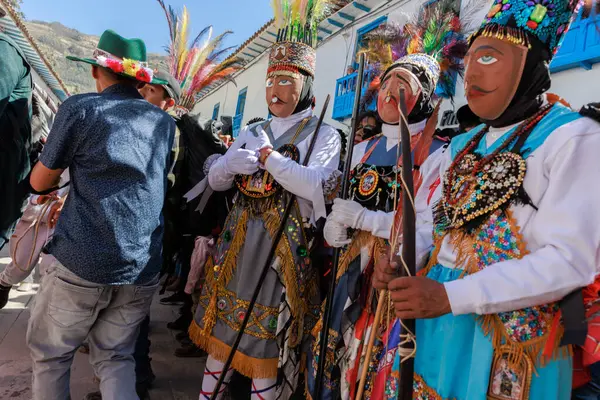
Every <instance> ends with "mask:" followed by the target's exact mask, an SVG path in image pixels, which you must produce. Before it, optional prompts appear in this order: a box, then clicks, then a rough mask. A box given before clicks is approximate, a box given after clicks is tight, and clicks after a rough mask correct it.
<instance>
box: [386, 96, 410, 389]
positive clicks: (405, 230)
mask: <svg viewBox="0 0 600 400" xmlns="http://www.w3.org/2000/svg"><path fill="white" fill-rule="evenodd" d="M400 110H401V120H400V139H401V141H402V143H403V144H405V145H406V144H409V143H410V132H408V127H406V126H405V120H404V118H405V117H404V116H406V99H405V93H404V89H403V88H401V89H400ZM405 145H403V146H402V180H403V190H402V256H401V257H402V259H401V260H400V263H399V265H401V266H406V269H405V268H401V269H400V271H401V275H403V276H406V275H408V276H415V275H416V230H415V229H416V216H415V209H414V198H415V187H414V182H413V174H412V172H413V164H412V155H411V148H410V147H411V146H410V145H408V146H405ZM393 250H395V249H393ZM392 253H393V251H392ZM402 323H403V324H404V326H405V327H406V332H405V334H414V332H415V320H414V319H410V320H404V321H402ZM400 334H401V335H402V331H400ZM402 342H403V341H402V340H400V343H401V344H402ZM401 348H402V349H404V350H405V352H409V353H412V352H414V350H415V348H414V343H413V341H412V340H406V341H404V346H403V347H401ZM414 369H415V359H414V358H413V357H409V358H408V359H407V360H406V361H405V362H404V363H402V364H401V366H400V388H399V390H398V399H399V400H411V399H412V390H413V375H414Z"/></svg>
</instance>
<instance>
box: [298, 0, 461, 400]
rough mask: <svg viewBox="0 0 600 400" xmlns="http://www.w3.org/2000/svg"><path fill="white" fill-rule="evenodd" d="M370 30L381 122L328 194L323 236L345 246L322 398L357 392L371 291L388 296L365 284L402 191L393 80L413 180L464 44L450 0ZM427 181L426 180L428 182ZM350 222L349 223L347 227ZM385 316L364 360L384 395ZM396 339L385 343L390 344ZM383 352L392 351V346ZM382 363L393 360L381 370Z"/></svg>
mask: <svg viewBox="0 0 600 400" xmlns="http://www.w3.org/2000/svg"><path fill="white" fill-rule="evenodd" d="M428 37H439V38H441V39H442V40H438V41H437V42H436V43H433V42H429V43H427V42H426V40H425V39H424V38H428ZM367 40H368V42H367V43H368V49H367V50H366V53H367V54H368V56H369V59H370V60H376V61H377V62H378V64H379V65H380V67H381V68H382V69H383V70H384V72H383V73H382V74H381V75H380V78H377V79H376V81H375V82H374V84H373V85H372V88H371V89H376V90H378V91H377V92H376V95H377V100H376V104H377V112H378V115H379V117H380V118H381V119H382V120H383V122H384V123H383V127H382V131H383V132H382V134H380V135H377V136H375V137H373V138H371V139H369V140H367V141H365V142H362V143H360V144H359V145H357V146H356V147H355V148H354V154H353V158H352V171H351V175H350V178H351V180H350V193H349V200H342V199H335V203H334V206H333V211H332V213H331V214H330V215H329V216H328V218H327V223H326V225H325V238H326V240H327V242H328V243H329V244H331V245H332V246H335V247H341V246H345V248H344V251H343V254H342V256H341V260H340V264H339V267H338V272H337V277H336V280H337V287H336V289H335V295H334V300H333V307H334V309H333V312H332V315H333V319H332V321H331V328H330V332H329V337H328V344H329V346H330V351H331V353H330V354H328V358H327V361H326V370H325V382H326V383H325V384H324V385H323V386H324V388H325V392H324V393H321V394H320V397H319V398H321V399H328V398H338V397H341V398H343V399H347V398H355V396H356V393H357V386H358V383H359V379H360V370H361V364H362V362H363V358H364V355H365V354H364V352H365V350H366V347H367V342H368V338H369V335H370V332H373V318H374V314H375V309H376V308H377V303H378V300H379V301H387V300H385V299H378V298H377V294H376V293H375V291H373V290H372V288H371V276H372V274H373V263H374V260H375V259H376V258H379V257H383V254H384V252H385V248H386V245H387V243H388V240H389V239H390V237H391V236H392V234H391V231H392V225H393V222H394V216H395V213H394V211H395V210H396V209H397V202H398V201H399V202H400V203H401V201H402V200H401V198H402V196H401V185H402V183H401V180H400V175H399V172H400V168H401V162H400V154H401V153H400V147H401V145H404V143H402V144H401V143H400V129H399V123H400V121H401V118H403V117H402V116H401V115H400V111H399V107H398V105H399V102H400V99H399V91H400V88H404V90H405V93H406V97H405V100H406V107H407V111H408V114H407V117H406V120H407V122H408V129H409V132H410V135H411V143H410V144H407V145H410V146H411V149H413V162H414V164H415V168H414V172H413V175H414V180H415V184H416V186H419V185H421V184H422V183H423V181H422V176H423V175H431V174H428V173H427V170H428V169H430V168H435V169H436V170H437V165H438V163H437V162H436V161H435V160H437V159H439V155H438V154H436V155H432V157H433V159H429V158H428V156H429V155H430V154H431V153H433V152H435V150H438V149H440V147H441V146H442V145H443V142H441V141H437V140H436V141H435V143H433V144H432V140H433V133H434V130H435V128H436V126H437V112H434V110H435V109H436V104H438V103H439V101H440V100H441V98H442V97H451V96H452V95H453V93H454V79H453V78H452V77H453V76H456V74H458V73H461V72H462V57H464V55H465V51H466V40H465V37H464V35H462V33H461V26H460V20H459V18H458V12H457V11H456V10H454V9H452V7H451V6H450V3H448V2H441V3H439V4H437V5H435V6H432V7H430V8H426V9H424V13H423V14H421V17H420V18H417V17H416V16H415V17H414V18H412V19H411V21H409V23H407V24H405V25H404V26H398V25H396V24H393V23H389V24H386V25H384V26H383V27H381V28H379V29H378V30H377V31H376V32H375V33H374V34H372V35H370V36H369V37H368V38H367ZM391 57H393V59H390V58H391ZM392 60H395V62H392ZM441 66H442V67H441ZM438 83H439V85H438ZM369 97H370V96H366V99H365V101H366V102H369V101H370V99H369ZM436 153H438V152H436ZM439 153H441V149H440V152H439ZM426 159H427V161H425V160H426ZM424 184H425V186H427V187H428V186H429V185H430V184H431V183H429V182H424ZM348 228H351V229H352V230H353V234H352V235H351V236H349V234H348ZM425 234H426V235H427V234H429V235H430V233H425ZM429 241H431V239H429ZM390 312H391V311H390ZM393 319H394V318H392V319H391V321H393ZM391 321H390V320H388V321H387V322H386V323H384V324H381V325H380V327H376V328H375V332H376V335H377V336H376V338H377V339H376V345H375V351H374V352H373V357H372V360H373V363H369V365H372V368H371V369H370V370H369V371H370V374H369V375H368V379H367V383H366V391H365V394H366V396H367V397H366V398H373V399H380V398H382V396H383V387H384V384H385V379H382V378H383V375H381V374H379V372H381V371H380V369H379V368H378V360H379V359H381V357H382V354H383V353H384V352H385V351H384V347H385V346H384V343H383V338H382V336H383V335H384V332H385V331H386V328H387V327H388V325H389V323H390V322H391ZM320 328H321V326H320V324H319V325H318V326H317V327H316V329H315V332H314V336H315V338H319V339H317V340H315V342H314V344H313V355H317V357H314V358H313V359H312V362H311V363H310V364H309V368H310V370H311V371H312V374H311V375H312V376H311V378H312V379H311V380H310V385H309V391H311V393H312V395H313V396H315V398H316V397H317V395H316V394H315V393H314V390H316V389H315V385H314V382H313V379H314V378H315V375H316V369H317V364H318V361H317V360H318V354H317V353H318V349H319V342H320V336H319V335H320ZM396 347H397V346H391V347H390V350H392V351H393V350H395V349H396ZM390 357H391V359H393V354H392V355H390ZM384 367H385V365H384V364H382V368H384ZM389 367H391V364H390V365H388V368H387V369H388V370H389V369H390V368H389ZM378 375H381V378H380V379H376V378H377V376H378ZM376 381H377V382H376Z"/></svg>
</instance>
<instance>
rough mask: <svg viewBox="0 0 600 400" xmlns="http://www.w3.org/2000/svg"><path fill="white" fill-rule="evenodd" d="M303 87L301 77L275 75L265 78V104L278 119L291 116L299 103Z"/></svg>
mask: <svg viewBox="0 0 600 400" xmlns="http://www.w3.org/2000/svg"><path fill="white" fill-rule="evenodd" d="M303 85H304V80H303V77H302V75H298V77H291V76H287V75H276V76H273V77H270V78H267V82H266V87H267V104H268V105H269V110H270V111H271V113H272V114H273V115H275V116H277V117H279V118H287V117H289V116H290V115H292V114H293V113H294V110H295V109H296V106H297V105H298V102H299V101H300V96H301V95H302V87H303Z"/></svg>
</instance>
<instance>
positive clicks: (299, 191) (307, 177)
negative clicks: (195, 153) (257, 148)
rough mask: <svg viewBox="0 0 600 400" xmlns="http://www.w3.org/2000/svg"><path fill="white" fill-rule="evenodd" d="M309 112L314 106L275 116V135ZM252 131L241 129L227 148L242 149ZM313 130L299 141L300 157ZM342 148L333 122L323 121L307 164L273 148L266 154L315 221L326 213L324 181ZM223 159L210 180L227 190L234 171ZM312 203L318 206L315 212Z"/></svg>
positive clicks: (269, 165) (213, 185) (273, 172)
mask: <svg viewBox="0 0 600 400" xmlns="http://www.w3.org/2000/svg"><path fill="white" fill-rule="evenodd" d="M310 116H312V110H311V109H307V110H305V111H303V112H301V113H298V114H294V115H292V116H290V117H287V118H278V117H273V120H272V121H271V125H270V128H271V131H272V132H273V136H274V137H275V139H277V138H278V137H280V136H281V135H283V134H284V133H285V132H286V131H288V130H289V129H290V128H292V127H293V126H294V125H296V124H298V123H299V122H300V121H302V120H303V119H305V118H307V117H310ZM249 134H250V133H249V131H248V127H245V128H244V129H242V130H241V131H240V134H239V136H238V137H237V138H236V140H235V142H234V143H233V144H232V145H231V147H230V148H229V150H227V151H228V152H230V151H235V150H237V149H240V148H241V147H242V145H244V144H245V143H246V141H247V140H248V135H249ZM313 134H314V133H312V134H310V135H308V136H307V137H306V139H304V140H303V141H301V142H299V143H296V147H298V150H299V151H300V155H301V157H302V155H303V154H306V153H307V152H308V147H309V146H310V142H311V140H312V137H313ZM340 150H341V140H340V136H339V134H338V133H337V131H336V130H335V129H334V128H333V127H331V126H328V125H322V126H321V128H320V130H319V136H318V137H317V141H316V143H315V148H314V150H313V152H312V154H311V156H310V160H309V163H308V165H307V166H306V167H305V166H303V165H300V164H298V163H297V162H295V161H293V160H292V159H290V158H287V157H284V156H283V155H281V154H280V153H278V152H277V151H274V152H273V153H271V155H270V156H269V157H268V158H267V162H266V165H265V168H266V169H267V171H269V172H270V173H271V175H273V177H274V178H275V180H276V181H277V182H278V183H279V184H280V185H281V186H283V188H284V189H285V190H287V191H289V192H291V193H293V194H295V195H296V196H298V206H299V207H300V213H301V214H302V216H303V217H305V218H311V217H312V220H313V221H316V220H318V219H319V218H320V217H325V207H324V196H323V182H324V181H326V180H327V178H329V176H330V175H331V174H332V173H333V171H335V170H336V169H337V168H338V165H339V162H340ZM225 156H227V155H225ZM224 163H225V158H224V157H221V158H220V159H219V160H217V161H215V163H214V164H213V165H212V166H211V168H210V171H209V173H208V182H209V184H210V186H211V188H212V189H213V190H216V191H224V190H227V189H229V188H231V186H232V185H233V180H234V177H235V175H231V174H229V173H227V172H226V170H225V168H224ZM313 203H315V204H316V206H317V207H315V213H314V216H313Z"/></svg>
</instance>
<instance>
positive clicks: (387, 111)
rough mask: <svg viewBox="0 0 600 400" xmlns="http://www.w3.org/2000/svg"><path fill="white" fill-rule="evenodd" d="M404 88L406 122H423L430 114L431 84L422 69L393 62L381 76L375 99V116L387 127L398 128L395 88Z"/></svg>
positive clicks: (396, 91)
mask: <svg viewBox="0 0 600 400" xmlns="http://www.w3.org/2000/svg"><path fill="white" fill-rule="evenodd" d="M400 86H403V87H404V88H405V95H406V99H405V101H406V108H407V111H408V118H407V120H408V123H409V124H413V123H416V122H420V121H423V120H424V119H427V118H429V117H430V116H431V114H432V113H433V104H432V95H433V92H434V90H435V84H434V83H433V82H431V80H430V78H429V76H428V75H427V74H426V73H425V71H424V70H423V68H422V67H420V66H417V65H413V64H410V63H397V64H394V65H392V66H391V67H390V68H388V69H387V70H386V71H385V72H384V74H383V75H382V76H381V86H380V88H379V93H378V97H377V113H378V114H379V117H380V118H381V119H382V121H383V122H385V123H386V124H388V125H398V123H399V121H400V113H399V111H398V102H399V98H398V97H399V88H400Z"/></svg>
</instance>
